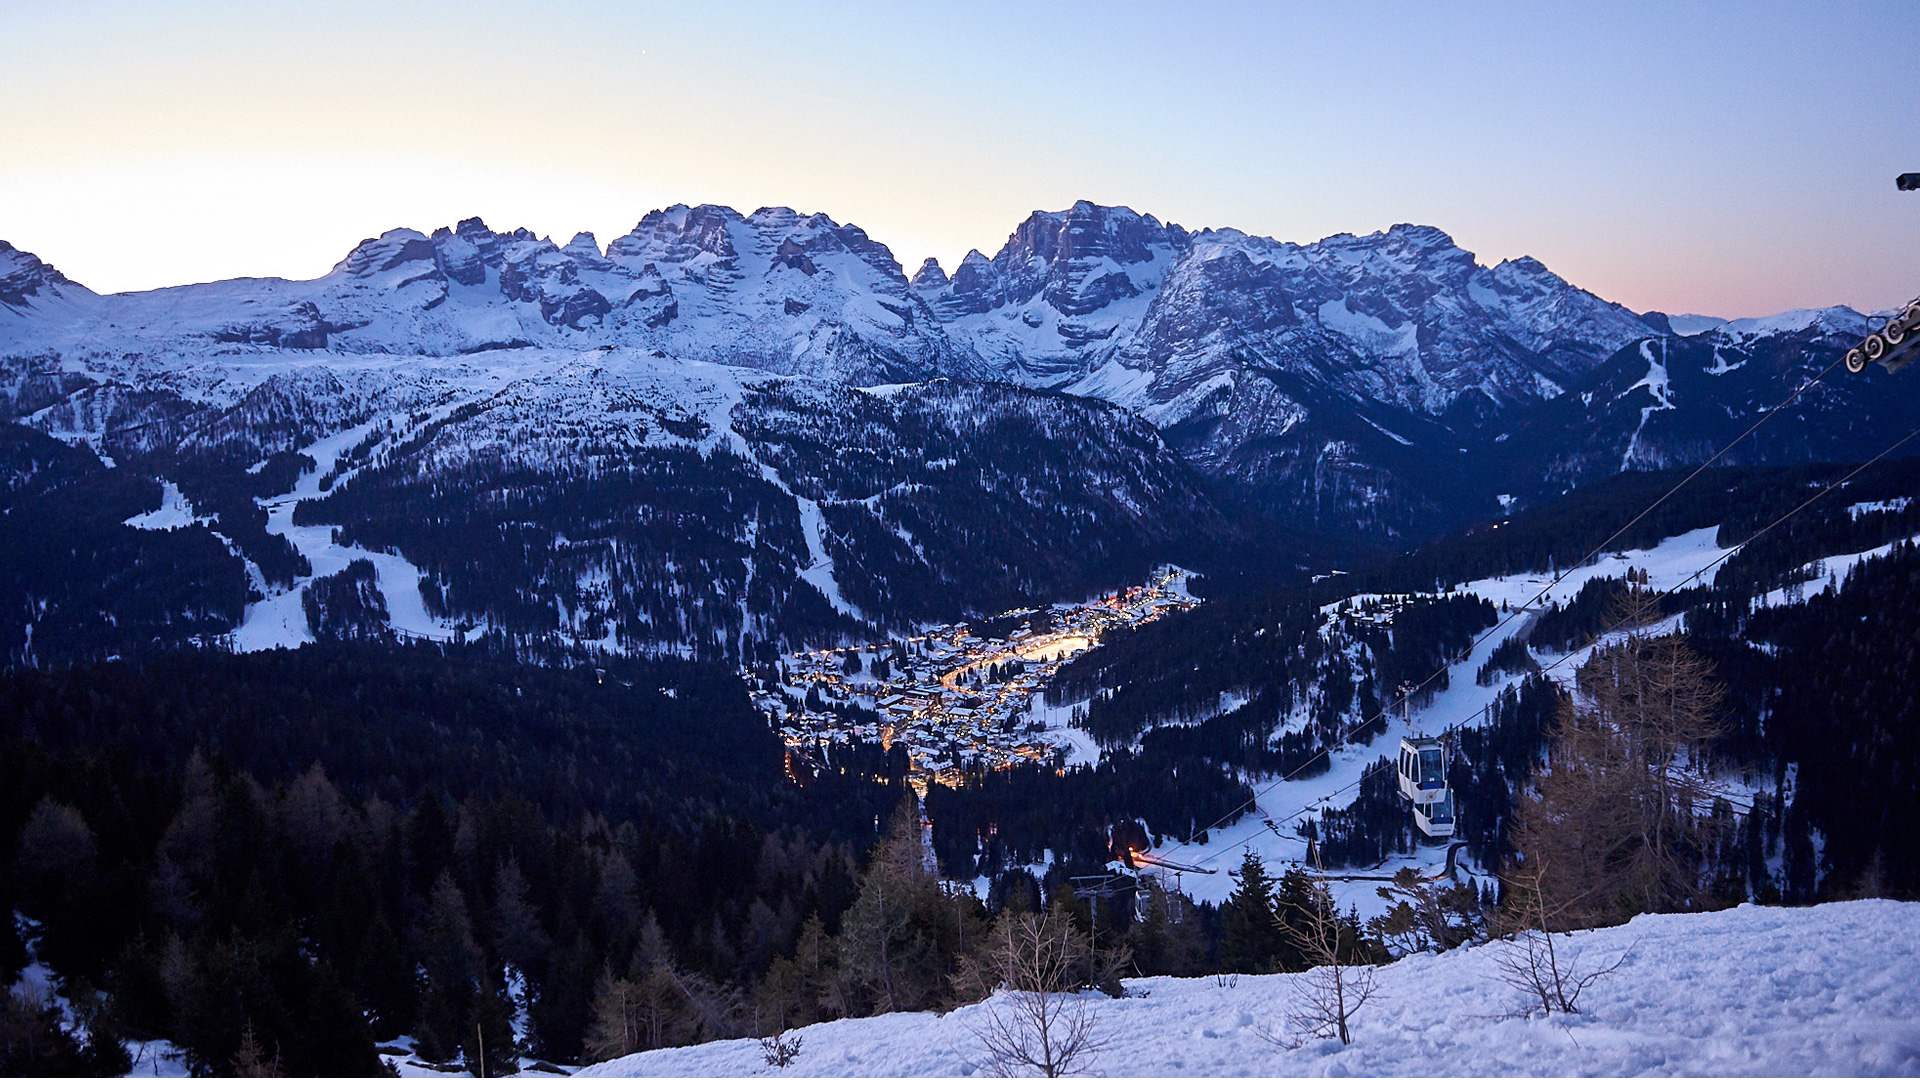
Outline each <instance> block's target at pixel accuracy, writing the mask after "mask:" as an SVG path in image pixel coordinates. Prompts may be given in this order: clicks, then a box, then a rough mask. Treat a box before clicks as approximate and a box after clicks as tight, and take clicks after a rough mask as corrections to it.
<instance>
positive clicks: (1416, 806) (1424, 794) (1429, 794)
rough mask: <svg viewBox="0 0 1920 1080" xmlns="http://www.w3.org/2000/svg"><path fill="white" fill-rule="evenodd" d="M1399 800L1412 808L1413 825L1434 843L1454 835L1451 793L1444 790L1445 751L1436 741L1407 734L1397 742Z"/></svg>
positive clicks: (1445, 771) (1445, 777) (1445, 781)
mask: <svg viewBox="0 0 1920 1080" xmlns="http://www.w3.org/2000/svg"><path fill="white" fill-rule="evenodd" d="M1397 772H1398V774H1399V777H1400V797H1401V798H1403V799H1405V800H1407V802H1408V804H1410V805H1411V806H1412V808H1413V824H1414V827H1415V828H1417V829H1419V830H1420V831H1421V833H1423V834H1425V835H1426V836H1428V837H1431V838H1433V839H1435V840H1440V839H1445V838H1446V837H1449V836H1452V835H1453V792H1452V791H1450V790H1448V789H1447V751H1446V748H1445V747H1444V746H1443V745H1442V744H1441V742H1440V740H1439V739H1428V738H1421V737H1420V736H1417V735H1410V736H1408V737H1406V738H1404V739H1401V740H1400V763H1399V768H1398V770H1397Z"/></svg>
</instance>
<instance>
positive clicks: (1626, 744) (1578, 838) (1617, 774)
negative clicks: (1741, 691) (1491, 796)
mask: <svg viewBox="0 0 1920 1080" xmlns="http://www.w3.org/2000/svg"><path fill="white" fill-rule="evenodd" d="M1634 604H1644V600H1643V599H1636V598H1630V600H1629V605H1630V606H1631V605H1634ZM1623 617H1624V618H1625V619H1627V620H1628V622H1629V624H1630V625H1631V624H1633V622H1635V621H1636V620H1640V619H1644V617H1645V615H1644V613H1636V612H1633V611H1629V612H1627V613H1626V614H1625V615H1624V616H1623ZM1577 690H1578V692H1577V694H1576V696H1575V698H1574V699H1572V700H1570V701H1569V702H1568V703H1567V704H1566V705H1564V706H1563V707H1562V709H1561V710H1560V715H1559V717H1558V718H1557V719H1556V721H1555V725H1554V732H1553V736H1554V737H1553V742H1552V744H1551V748H1550V750H1549V754H1548V763H1547V769H1546V770H1545V772H1544V773H1543V774H1542V775H1541V777H1540V778H1539V780H1538V783H1537V791H1536V792H1535V794H1534V795H1533V796H1532V797H1529V798H1524V799H1522V801H1521V806H1520V811H1519V815H1518V822H1517V827H1516V829H1515V834H1514V844H1515V847H1516V848H1517V849H1518V851H1519V852H1520V863H1521V865H1522V866H1534V867H1539V868H1540V869H1538V870H1528V871H1527V874H1528V876H1529V880H1531V881H1532V882H1533V887H1534V891H1535V892H1536V893H1537V894H1538V895H1539V896H1540V897H1541V898H1542V899H1541V909H1542V914H1543V915H1544V917H1545V918H1546V919H1547V921H1548V923H1549V924H1550V928H1551V929H1556V930H1564V929H1569V928H1571V927H1574V926H1591V925H1596V924H1599V923H1604V922H1613V921H1619V920H1621V919H1624V918H1627V917H1630V916H1632V915H1634V914H1637V913H1639V912H1643V911H1672V910H1680V909H1684V908H1687V907H1689V906H1691V905H1693V904H1694V903H1695V902H1697V901H1698V899H1699V898H1700V897H1701V895H1702V894H1703V892H1704V889H1705V885H1706V882H1705V879H1704V875H1703V859H1704V856H1705V854H1706V853H1707V852H1708V851H1709V850H1711V845H1712V837H1711V836H1709V835H1707V834H1708V831H1709V830H1710V828H1711V822H1710V820H1709V819H1708V818H1706V817H1704V816H1703V814H1702V811H1703V810H1705V809H1706V808H1707V807H1710V806H1711V805H1712V801H1713V793H1712V791H1711V790H1710V789H1709V788H1708V786H1707V784H1706V783H1705V777H1704V775H1703V763H1702V758H1701V750H1702V748H1703V746H1704V744H1705V743H1706V742H1707V741H1708V740H1710V739H1711V738H1712V737H1713V736H1714V735H1716V734H1717V733H1718V732H1719V730H1720V699H1721V689H1720V686H1719V684H1718V683H1717V682H1716V681H1715V680H1714V678H1713V671H1712V666H1711V665H1710V664H1709V663H1708V662H1707V661H1706V660H1704V659H1703V658H1701V657H1700V656H1699V655H1698V654H1697V653H1695V652H1693V650H1692V649H1690V648H1688V646H1687V644H1686V642H1685V640H1684V639H1683V638H1681V637H1680V636H1679V635H1678V634H1666V635H1662V636H1659V637H1647V636H1643V635H1641V634H1638V633H1632V634H1629V635H1628V636H1627V638H1626V639H1625V640H1624V641H1620V642H1617V643H1615V644H1611V645H1605V646H1602V647H1600V648H1598V649H1596V650H1595V651H1594V654H1593V656H1592V658H1591V659H1589V660H1588V661H1587V662H1586V663H1585V664H1584V665H1582V666H1581V668H1580V671H1579V675H1578V678H1577Z"/></svg>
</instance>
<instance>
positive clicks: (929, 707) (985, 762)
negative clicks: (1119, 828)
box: [753, 567, 1199, 788]
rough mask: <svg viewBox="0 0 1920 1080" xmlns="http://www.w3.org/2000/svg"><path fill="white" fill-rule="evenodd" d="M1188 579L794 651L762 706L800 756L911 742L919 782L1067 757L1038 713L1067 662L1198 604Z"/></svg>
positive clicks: (1166, 571)
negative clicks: (838, 745) (865, 641)
mask: <svg viewBox="0 0 1920 1080" xmlns="http://www.w3.org/2000/svg"><path fill="white" fill-rule="evenodd" d="M1189 577H1190V575H1189V573H1188V572H1187V571H1185V570H1181V569H1179V568H1177V567H1162V568H1161V569H1160V570H1159V571H1157V572H1156V573H1155V574H1154V575H1153V577H1152V579H1151V580H1150V581H1149V582H1148V583H1147V584H1144V585H1139V586H1135V587H1132V588H1128V589H1125V590H1122V591H1121V592H1118V593H1114V594H1113V595H1110V596H1105V597H1101V598H1100V599H1097V600H1093V601H1089V602H1085V603H1079V604H1054V605H1052V606H1050V607H1042V608H1027V609H1020V610H1014V611H1008V612H1005V613H1003V614H1001V615H998V616H995V617H993V618H991V619H985V620H981V621H979V622H977V623H954V624H950V625H943V626H934V627H929V628H927V629H926V630H925V631H924V632H923V633H921V634H919V635H918V636H915V637H909V638H899V639H894V640H890V641H886V642H881V643H878V644H871V645H850V646H846V647H843V648H838V649H819V650H813V651H809V652H800V653H794V654H793V655H791V656H788V657H786V658H785V659H784V662H783V663H782V665H781V679H780V680H779V681H778V682H775V683H767V682H764V681H759V680H755V683H754V686H753V701H754V704H755V705H757V706H758V707H759V708H760V710H761V711H762V712H764V713H765V714H766V715H767V719H768V722H769V723H770V724H771V725H772V727H773V729H774V730H775V731H776V732H778V733H779V735H780V736H781V738H782V739H784V740H785V741H786V744H787V746H788V748H789V750H790V751H793V752H794V755H795V756H800V757H810V756H812V754H813V752H814V751H816V750H818V749H821V748H824V747H825V746H827V745H828V744H830V743H834V742H846V741H853V740H861V741H866V742H874V743H879V744H881V745H882V746H884V747H887V748H888V749H891V748H892V747H893V745H894V744H895V743H901V744H904V746H905V748H906V753H907V757H908V760H909V762H910V765H909V768H910V776H911V779H912V782H913V783H914V786H915V787H920V788H923V787H924V785H925V783H926V781H927V778H928V777H930V776H941V777H942V778H943V779H946V780H948V781H953V780H956V779H957V777H958V774H959V772H960V771H961V770H962V769H964V768H965V767H967V766H969V765H978V766H981V767H985V768H993V769H998V768H1006V767H1008V766H1010V765H1014V764H1017V763H1019V762H1021V761H1034V762H1049V761H1058V760H1061V759H1062V758H1063V756H1064V754H1065V752H1066V750H1067V748H1068V745H1069V742H1068V739H1067V737H1066V735H1065V734H1064V733H1062V732H1061V731H1060V730H1059V729H1058V728H1050V727H1049V726H1048V725H1047V724H1046V723H1045V722H1044V721H1043V720H1036V719H1034V718H1033V717H1032V715H1031V713H1032V710H1033V706H1034V704H1035V701H1036V699H1037V697H1038V695H1039V694H1040V693H1041V692H1042V691H1043V690H1044V689H1045V688H1046V686H1047V683H1048V681H1049V680H1050V679H1051V678H1052V677H1053V674H1054V672H1056V671H1058V670H1059V668H1060V665H1061V664H1062V663H1064V662H1066V661H1067V660H1068V659H1070V658H1072V657H1074V656H1076V655H1078V654H1080V653H1083V652H1085V651H1087V650H1088V649H1091V648H1093V647H1094V646H1096V645H1098V644H1099V643H1100V640H1101V636H1102V635H1104V634H1106V633H1107V632H1108V631H1110V630H1113V629H1115V628H1118V627H1126V626H1138V625H1141V624H1143V623H1148V622H1152V621H1153V620H1154V619H1157V618H1159V617H1161V616H1162V615H1165V614H1167V613H1168V612H1172V611H1180V610H1184V609H1186V608H1190V607H1193V606H1194V605H1196V604H1197V603H1199V601H1198V600H1196V599H1194V597H1193V595H1192V594H1191V593H1189V592H1188V591H1187V583H1188V579H1189Z"/></svg>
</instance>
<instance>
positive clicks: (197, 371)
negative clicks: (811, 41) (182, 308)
mask: <svg viewBox="0 0 1920 1080" xmlns="http://www.w3.org/2000/svg"><path fill="white" fill-rule="evenodd" d="M151 363H152V358H151V357H146V356H135V357H131V358H128V357H115V358H96V362H95V364H94V366H92V367H91V368H89V369H88V370H87V371H86V372H84V373H81V376H82V377H84V378H85V379H86V380H87V381H86V384H85V385H83V386H82V387H81V388H80V389H79V390H76V391H73V392H71V393H68V394H67V395H65V396H64V397H62V398H60V399H59V400H57V401H55V402H54V403H52V404H50V405H47V406H44V407H42V408H39V409H36V410H34V411H33V412H31V413H29V414H28V415H27V416H25V417H24V418H23V420H24V423H25V424H26V425H27V426H30V427H33V428H37V429H39V430H41V431H44V432H47V433H49V434H52V435H55V436H57V437H59V438H61V439H63V440H65V441H68V442H70V443H78V444H84V445H87V446H90V447H93V448H94V449H95V450H96V451H97V452H98V453H100V454H101V455H102V456H103V457H104V458H106V459H108V460H112V461H115V462H117V463H119V464H121V465H122V467H123V468H128V469H132V470H134V471H136V472H138V473H140V474H142V475H154V476H158V477H161V478H164V479H166V480H168V481H171V482H173V483H175V484H176V485H177V486H178V487H179V488H180V489H182V490H185V491H187V492H189V495H190V499H191V501H194V502H202V501H206V500H216V499H221V498H224V499H225V500H226V501H225V502H224V503H222V505H224V506H226V508H227V509H226V510H225V511H224V512H222V513H225V514H238V515H240V516H242V517H255V518H257V520H255V521H253V522H251V523H249V524H236V523H235V522H225V523H223V524H219V525H217V526H216V528H217V530H218V531H221V532H222V534H223V535H228V536H234V537H241V536H242V534H243V533H244V538H247V539H248V541H249V542H248V543H242V544H240V545H239V547H238V548H236V553H237V554H238V555H240V556H242V557H245V558H248V559H251V560H254V561H257V562H260V560H263V559H266V558H268V556H272V557H273V559H274V561H275V564H276V565H277V566H278V569H277V570H275V569H272V568H268V564H267V563H266V562H260V566H259V567H255V568H251V569H249V574H250V575H251V576H252V579H253V582H254V586H253V592H254V594H255V595H254V597H253V599H252V601H251V602H250V603H249V605H248V607H247V611H246V614H245V616H244V617H243V618H242V619H241V620H240V621H239V625H238V626H237V627H236V628H235V630H236V637H235V639H234V640H235V643H236V645H237V646H239V647H246V648H257V647H268V646H272V645H277V644H287V645H291V644H298V643H300V642H301V641H304V640H308V638H309V636H310V632H309V630H308V629H307V628H306V627H305V625H304V624H305V617H306V616H305V612H304V610H303V604H304V602H305V601H304V599H303V594H304V593H306V592H308V591H309V590H310V589H311V587H312V586H313V584H314V582H315V581H316V580H317V579H318V578H321V577H323V576H325V575H327V574H330V573H334V572H338V571H341V570H343V569H345V568H346V566H347V564H348V563H349V562H350V561H351V560H353V559H358V558H366V559H370V560H372V561H373V562H374V564H375V565H376V567H377V568H378V571H379V581H378V583H377V587H378V589H379V591H380V593H381V594H382V595H383V597H384V600H385V612H386V618H388V619H389V620H390V621H391V625H392V629H393V630H395V631H397V632H404V633H406V634H410V635H412V636H426V637H433V638H447V637H453V636H458V635H462V634H464V635H467V636H469V637H470V636H472V635H475V634H480V633H487V632H497V633H500V634H504V635H507V636H508V637H509V638H511V639H514V640H517V641H522V642H526V643H536V642H538V643H546V644H548V645H558V646H561V647H568V648H571V647H576V646H578V647H589V648H604V649H614V650H617V651H659V650H665V651H672V652H708V651H714V652H724V653H727V654H730V655H744V654H746V653H747V652H749V651H750V650H752V649H754V648H756V647H758V645H759V644H760V643H765V642H788V643H799V642H803V641H814V640H831V639H834V638H837V637H838V636H840V635H843V634H854V633H857V634H859V635H862V636H870V635H872V634H874V633H877V632H879V629H878V628H895V627H904V626H906V625H910V624H911V622H912V621H914V620H919V619H930V618H938V619H949V618H954V617H959V616H962V615H966V614H977V613H982V612H991V611H999V610H1003V609H1005V608H1007V607H1010V606H1013V605H1014V604H1016V603H1018V602H1021V601H1023V600H1025V599H1027V598H1029V597H1053V596H1058V595H1076V594H1080V593H1089V592H1093V591H1097V590H1099V589H1101V588H1105V587H1109V586H1111V585H1114V584H1118V583H1119V582H1121V581H1124V580H1128V578H1129V576H1130V575H1133V576H1137V575H1138V574H1139V573H1142V572H1144V569H1145V568H1147V567H1150V566H1152V565H1155V564H1156V563H1158V562H1160V561H1165V560H1167V559H1168V558H1170V557H1172V556H1174V555H1176V554H1182V553H1184V552H1189V551H1191V550H1193V549H1194V547H1195V546H1207V545H1211V544H1215V543H1218V542H1220V541H1221V540H1222V539H1224V538H1226V537H1228V536H1229V535H1230V534H1231V533H1232V527H1231V526H1230V525H1229V524H1228V522H1227V520H1226V519H1225V517H1224V516H1223V515H1222V514H1221V513H1220V512H1219V511H1218V510H1217V509H1215V507H1214V506H1213V503H1212V499H1211V496H1210V495H1209V494H1208V493H1207V492H1205V491H1204V490H1203V489H1202V485H1201V483H1200V480H1199V478H1198V477H1197V476H1195V475H1194V474H1193V473H1192V470H1191V469H1190V468H1189V467H1188V466H1186V465H1185V464H1184V463H1183V462H1182V461H1181V460H1180V459H1179V457H1178V456H1177V455H1176V454H1175V453H1174V452H1173V451H1172V450H1171V449H1170V448H1168V447H1167V445H1166V444H1165V443H1164V442H1163V441H1162V440H1161V439H1160V437H1159V434H1158V433H1157V432H1156V431H1155V430H1154V429H1153V428H1152V427H1151V426H1150V425H1148V424H1146V423H1144V422H1143V421H1141V420H1139V419H1138V418H1137V417H1135V416H1133V415H1132V414H1130V413H1128V412H1126V411H1124V410H1121V409H1117V408H1115V407H1113V406H1110V405H1106V404H1104V403H1100V402H1095V401H1090V400H1087V399H1082V398H1072V397H1067V396H1064V395H1059V394H1045V393H1036V392H1033V391H1028V390H1022V389H1019V388H1017V387H1010V386H982V385H977V384H968V383H949V382H945V381H936V382H932V383H919V384H908V385H902V386H899V387H896V388H895V389H894V390H893V391H892V392H890V393H887V394H870V393H863V392H861V391H858V390H855V389H853V388H851V387H849V386H847V385H845V384H844V383H840V382H826V381H819V380H801V379H793V378H789V377H784V376H777V375H770V374H768V373H766V372H764V371H758V370H754V369H746V368H739V367H728V366H721V365H715V364H709V363H705V362H702V361H698V360H685V359H678V358H676V359H666V358H662V357H660V356H657V355H655V353H654V351H651V350H646V351H643V350H633V349H615V348H596V349H588V350H584V351H582V350H565V351H563V350H556V349H546V348H524V349H508V350H488V351H484V352H479V353H474V354H470V355H465V356H447V357H437V356H407V355H396V354H393V353H349V354H340V353H333V352H323V351H319V350H306V349H289V348H286V347H285V346H269V345H255V346H246V347H241V348H236V349H234V350H231V351H222V352H216V353H212V354H209V355H204V356H201V357H197V358H195V359H194V360H192V361H187V362H179V363H178V364H177V366H175V367H172V368H170V369H167V370H166V371H164V372H156V371H154V370H153V368H152V367H151V366H150V365H151ZM66 374H69V375H73V374H75V373H74V372H71V371H68V372H66ZM136 387H138V388H137V389H136ZM296 454H297V455H304V457H302V458H298V459H297V460H298V461H303V462H305V463H304V464H298V465H296V464H295V463H294V461H295V460H296V459H292V458H289V459H288V461H287V462H286V464H285V467H286V468H293V469H295V470H296V471H295V472H293V473H287V474H285V479H284V480H281V481H275V482H274V483H277V484H279V485H280V486H262V485H263V484H268V481H267V480H266V479H265V477H266V476H268V475H273V476H279V475H281V474H280V473H278V472H273V471H269V473H262V472H261V470H262V468H263V467H264V466H265V465H267V464H268V463H269V462H268V459H269V458H273V457H274V456H275V455H281V456H282V457H287V456H288V455H296ZM275 460H279V459H275ZM236 491H239V492H241V493H240V494H235V492H236ZM222 493H226V494H225V495H222ZM256 505H257V506H258V507H259V509H258V510H257V511H256V510H255V509H253V508H254V507H255V506H256ZM199 512H202V513H206V514H209V515H211V514H214V513H215V512H214V511H211V510H208V509H206V507H204V506H203V507H201V509H200V511H199ZM122 516H123V517H124V516H127V515H122ZM236 528H237V529H240V530H241V531H240V532H236V531H235V529H236ZM302 560H304V562H302Z"/></svg>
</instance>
